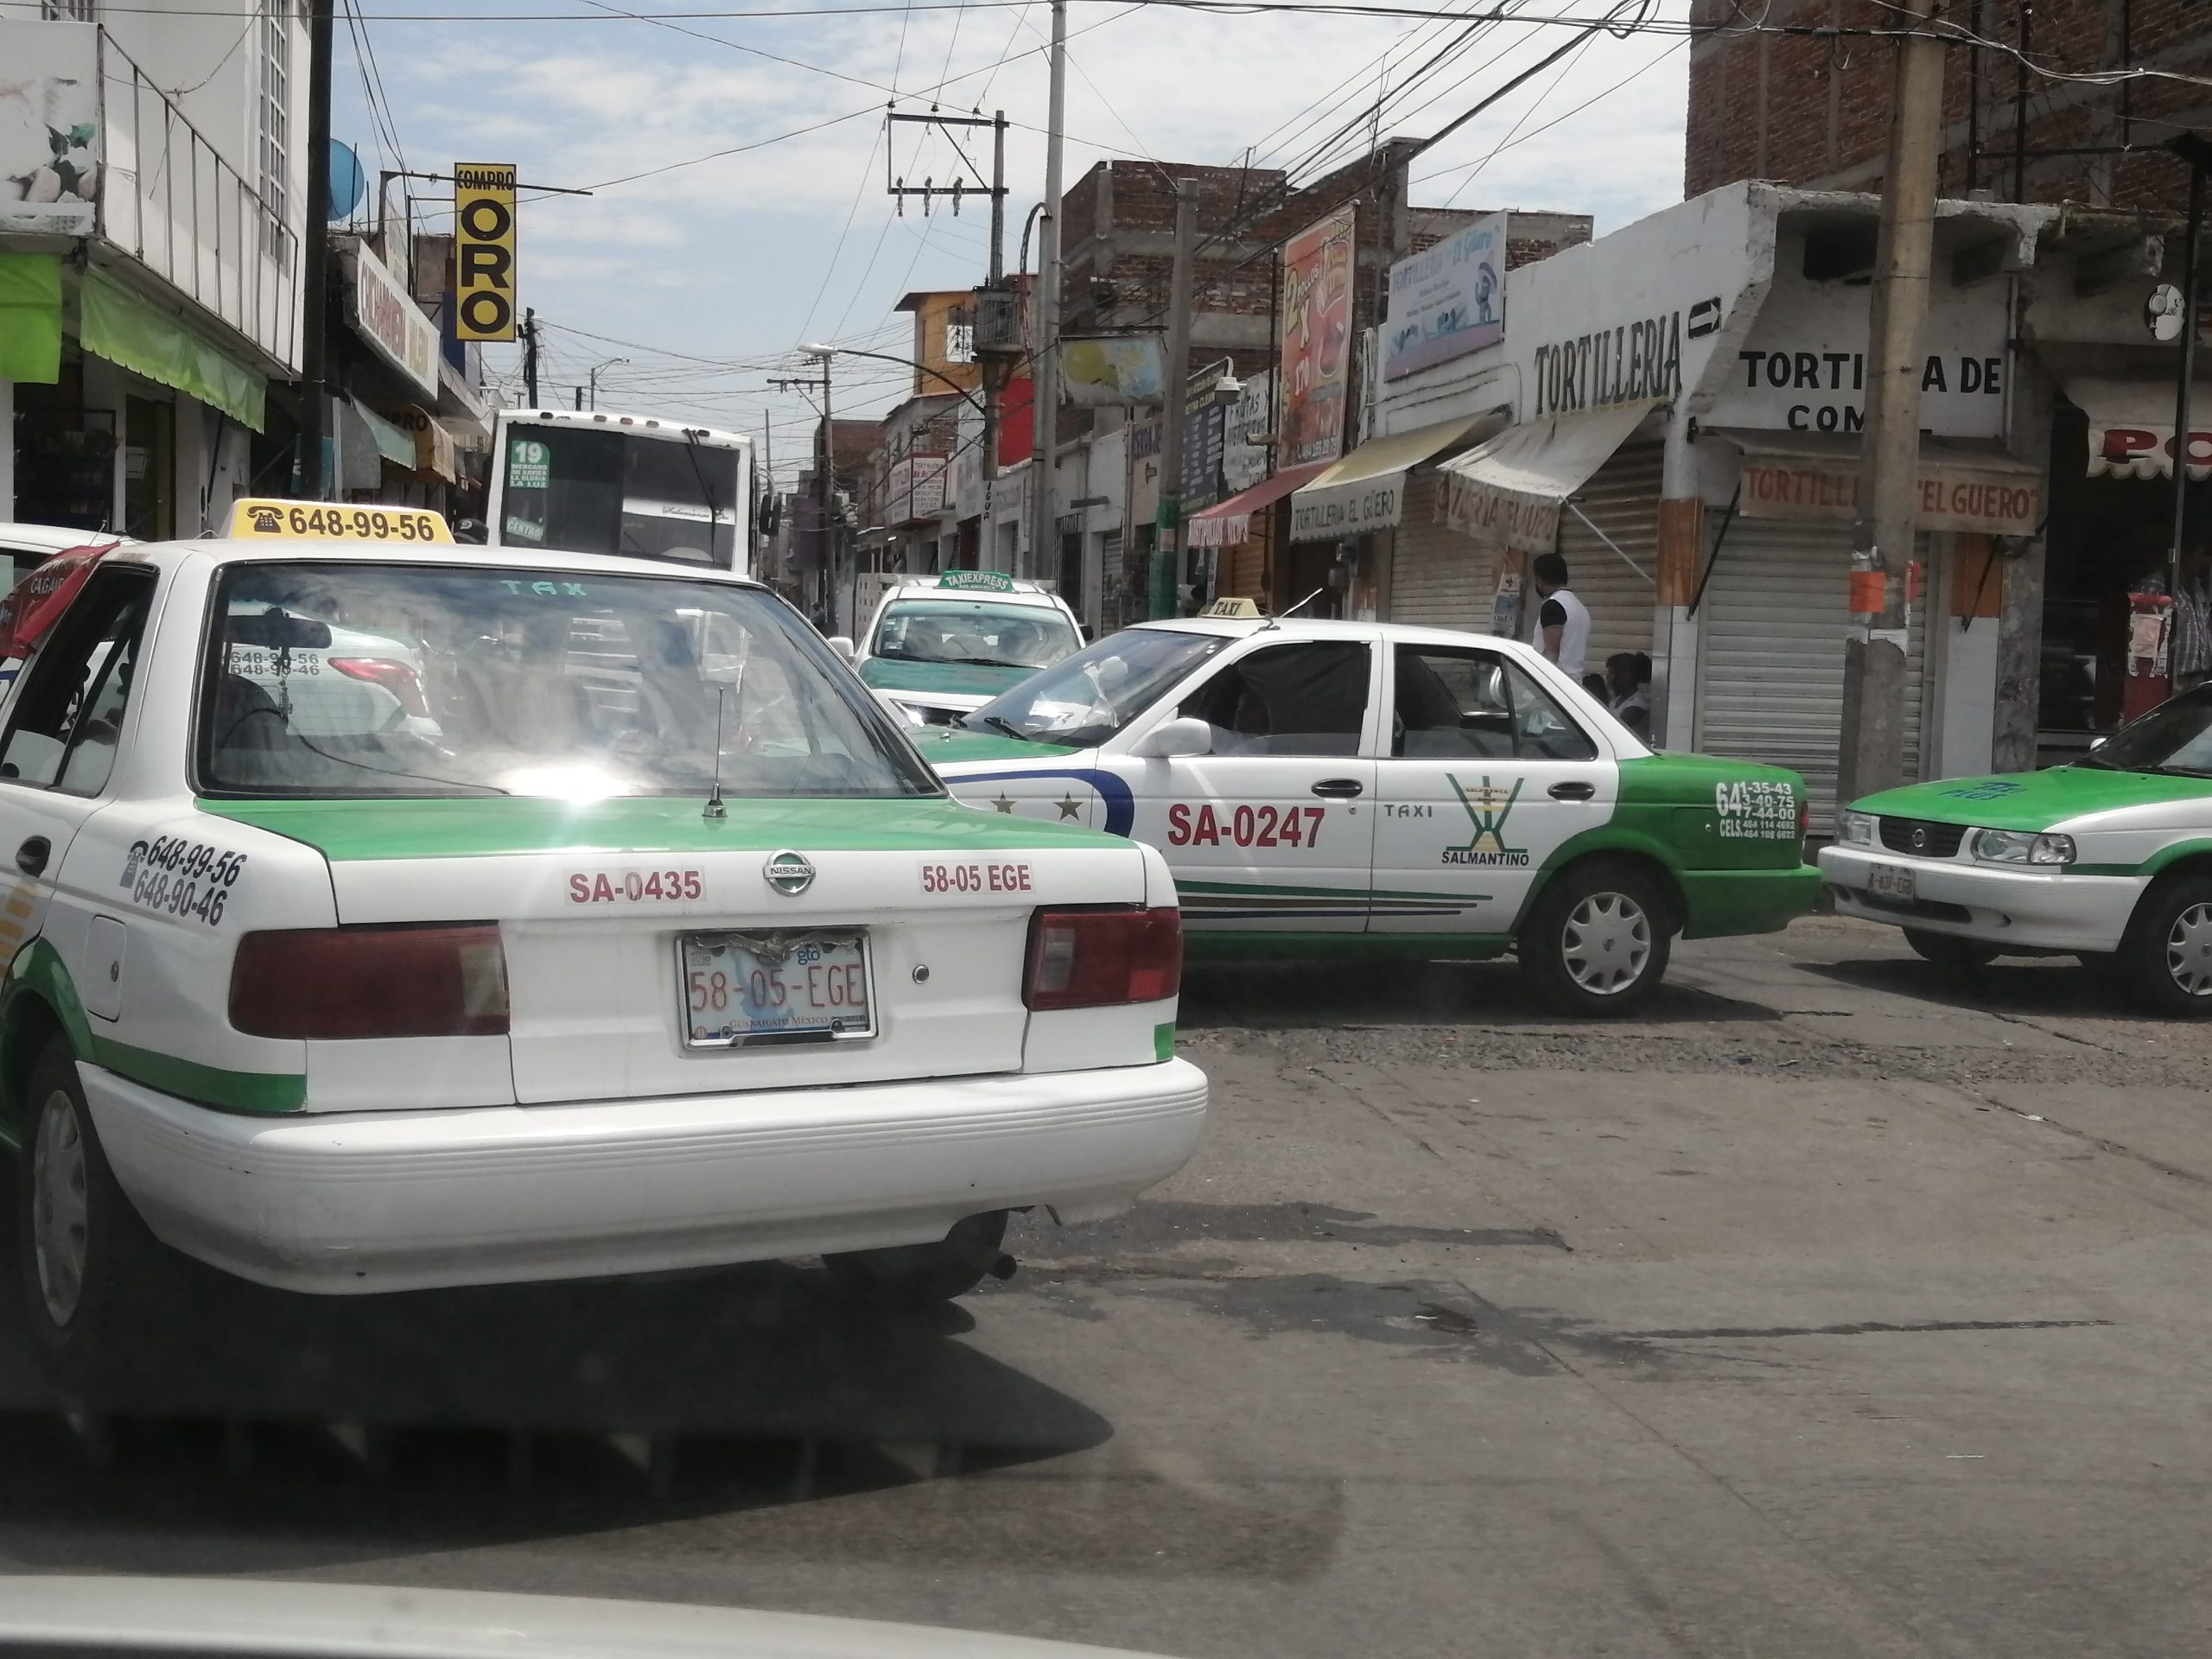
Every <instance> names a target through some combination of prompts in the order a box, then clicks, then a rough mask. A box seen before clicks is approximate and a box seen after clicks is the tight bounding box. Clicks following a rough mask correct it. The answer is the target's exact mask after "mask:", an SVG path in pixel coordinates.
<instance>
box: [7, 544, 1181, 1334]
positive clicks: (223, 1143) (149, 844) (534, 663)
mask: <svg viewBox="0 0 2212 1659" xmlns="http://www.w3.org/2000/svg"><path fill="white" fill-rule="evenodd" d="M372 512H373V510H372ZM389 516H390V515H387V517H389ZM417 517H421V518H427V517H428V515H417ZM301 518H302V510H300V509H297V508H288V509H287V510H286V514H285V517H284V518H283V519H281V520H280V521H279V523H278V524H277V528H276V529H275V530H272V531H263V532H261V533H259V534H254V533H252V532H251V531H248V532H247V533H246V534H245V536H244V537H242V538H239V539H231V540H222V541H205V542H183V543H165V544H160V545H153V546H131V547H124V548H118V549H115V550H111V551H107V552H105V553H104V554H102V555H100V556H98V557H97V558H94V559H91V560H88V561H87V563H86V568H85V569H84V570H83V571H82V572H81V574H80V577H79V580H78V581H77V582H76V584H75V586H74V588H73V593H69V594H67V596H66V603H63V604H60V605H59V606H58V607H56V611H55V613H54V614H53V615H52V616H51V617H50V618H48V620H47V623H46V626H44V628H43V631H42V632H41V634H40V636H39V637H38V639H36V642H35V645H32V646H31V649H30V652H29V659H28V662H27V664H26V666H25V668H24V671H23V672H22V676H21V677H20V678H19V679H18V681H17V682H16V686H15V688H14V690H12V692H11V693H10V695H9V696H8V697H7V699H6V701H5V702H0V846H4V847H5V848H6V849H8V851H9V853H10V855H11V856H12V859H13V867H14V868H15V870H16V875H15V876H14V877H12V878H10V880H9V881H8V882H7V883H6V884H5V890H4V892H0V944H4V949H5V953H6V957H7V959H8V969H7V974H6V978H5V982H4V985H5V990H4V995H0V1141H4V1142H5V1143H6V1144H7V1145H8V1146H9V1147H12V1148H13V1151H14V1153H15V1154H16V1156H15V1158H14V1160H13V1162H14V1164H15V1166H16V1169H17V1171H18V1172H19V1174H20V1181H21V1187H20V1193H19V1197H20V1198H21V1203H20V1205H18V1213H19V1215H20V1217H21V1229H22V1250H21V1260H22V1270H23V1273H24V1274H25V1275H26V1279H27V1294H26V1295H25V1297H24V1298H23V1299H22V1300H24V1302H25V1303H26V1305H27V1306H28V1307H29V1309H30V1310H31V1313H32V1315H33V1320H34V1323H35V1325H37V1327H38V1329H39V1330H40V1331H41V1332H42V1333H43V1339H44V1340H45V1341H47V1343H48V1345H49V1346H50V1347H51V1349H52V1350H53V1351H54V1356H55V1357H56V1358H57V1359H60V1360H63V1361H65V1362H66V1361H67V1360H68V1359H70V1358H71V1357H84V1356H86V1355H89V1354H92V1353H97V1352H99V1351H102V1349H103V1347H104V1345H105V1344H107V1343H109V1342H111V1341H124V1340H127V1339H128V1335H129V1331H130V1325H129V1322H128V1315H127V1314H126V1313H124V1309H126V1308H128V1307H129V1306H131V1303H132V1298H133V1296H134V1294H137V1292H138V1287H141V1286H142V1285H143V1283H144V1282H145V1281H146V1279H147V1275H148V1272H149V1270H150V1271H154V1272H156V1274H157V1273H158V1264H159V1262H160V1261H161V1259H162V1252H161V1250H160V1249H159V1248H158V1246H157V1245H156V1241H158V1243H159V1245H165V1246H168V1247H170V1248H172V1249H175V1250H178V1251H182V1252H184V1253H186V1254H187V1255H190V1256H194V1257H197V1258H199V1260H200V1261H201V1262H206V1263H209V1264H212V1265H213V1266H214V1267H216V1268H222V1269H226V1270H227V1271H229V1272H230V1273H232V1274H238V1275H240V1276H242V1277H244V1278H246V1279H250V1280H254V1281H259V1282H261V1283H263V1284H266V1285H271V1286H276V1287H283V1288H289V1289H292V1290H296V1291H307V1292H321V1293H353V1292H378V1291H396V1290H406V1289H412V1288H416V1287H435V1286H450V1285H472V1284H486V1283H494V1282H500V1281H523V1280H543V1279H553V1278H567V1277H577V1276H587V1275H597V1274H619V1273H632V1272H642V1271H653V1270H660V1269H667V1268H685V1267H695V1266H702V1265H709V1264H717V1263H728V1262H746V1261H755V1260H763V1259H767V1258H772V1257H780V1256H789V1255H813V1254H823V1255H827V1256H829V1258H830V1261H831V1265H832V1267H833V1268H835V1269H836V1270H837V1271H838V1272H839V1274H840V1275H841V1277H843V1278H846V1279H848V1280H853V1281H860V1282H862V1283H864V1284H867V1285H869V1286H872V1287H875V1288H877V1289H879V1290H881V1291H884V1292H886V1293H892V1292H896V1293H898V1294H919V1295H923V1296H940V1295H950V1294H957V1293H958V1292H959V1291H961V1290H963V1289H965V1288H967V1287H970V1286H972V1285H973V1284H975V1283H976V1282H977V1281H978V1280H979V1279H980V1278H981V1276H982V1274H984V1273H986V1272H988V1271H991V1270H994V1269H1002V1268H1004V1267H1005V1266H1006V1262H1005V1259H1004V1258H1003V1257H1002V1256H1001V1255H1000V1251H999V1244H1000V1237H1001V1232H1002V1230H1003V1228H1004V1225H1005V1220H1006V1215H1007V1211H1009V1210H1010V1209H1014V1208H1019V1207H1023V1206H1032V1205H1041V1206H1046V1207H1048V1208H1049V1209H1050V1211H1052V1214H1053V1215H1055V1216H1056V1217H1058V1218H1059V1219H1060V1220H1062V1221H1076V1220H1081V1219H1084V1218H1087V1217H1101V1216H1105V1215H1109V1214H1112V1213H1115V1212H1116V1211H1120V1210H1122V1209H1123V1208H1125V1207H1126V1206H1127V1205H1128V1204H1129V1203H1130V1202H1131V1201H1132V1200H1133V1199H1134V1198H1135V1195H1136V1194H1137V1193H1139V1192H1141V1191H1142V1190H1143V1189H1144V1188H1146V1187H1147V1186H1149V1185H1152V1184H1153V1183H1154V1182H1155V1181H1158V1180H1160V1179H1162V1178H1163V1177H1165V1176H1166V1175H1167V1174H1169V1173H1172V1172H1173V1170H1175V1169H1176V1168H1177V1167H1179V1166H1180V1165H1181V1164H1182V1163H1183V1162H1184V1161H1185V1160H1186V1159H1187V1158H1188V1157H1189V1156H1190V1155H1191V1153H1192V1149H1193V1147H1195V1145H1196V1143H1197V1140H1198V1134H1199V1130H1200V1128H1201V1125H1202V1122H1203V1119H1204V1116H1205V1105H1206V1084H1205V1077H1204V1075H1203V1074H1202V1073H1200V1072H1199V1071H1197V1070H1196V1069H1195V1068H1194V1067H1192V1065H1189V1064H1188V1063H1187V1062H1185V1061H1182V1060H1178V1059H1176V1058H1174V1057H1173V1040H1174V1021H1175V1014H1176V996H1177V988H1178V984H1179V975H1180V964H1181V950H1180V932H1179V917H1178V912H1177V910H1176V908H1175V904H1176V900H1175V893H1174V887H1173V882H1172V880H1171V879H1170V877H1169V875H1168V872H1167V868H1166V862H1165V861H1164V860H1162V859H1161V858H1160V856H1159V855H1157V854H1155V853H1153V852H1151V851H1149V850H1148V849H1143V848H1140V847H1135V846H1132V845H1130V844H1129V843H1128V842H1124V841H1117V840H1115V839H1113V838H1111V837H1109V836H1103V835H1099V834H1096V833H1095V832H1093V831H1090V830H1088V829H1084V828H1083V827H1082V826H1080V825H1077V824H1063V823H1035V822H1031V821H1028V820H1022V821H1019V822H1014V821H1009V820H1007V819H1005V818H1001V817H995V816H994V815H992V814H990V813H988V812H977V811H975V810H972V809H969V808H968V807H965V806H963V805H961V804H958V803H957V802H956V801H953V800H951V799H950V798H948V797H947V796H946V794H945V792H944V789H943V788H942V786H941V785H939V784H938V780H937V779H935V778H934V777H933V776H931V773H930V772H929V771H928V769H927V768H926V767H925V766H923V765H922V763H921V762H920V761H919V760H918V759H917V758H916V756H915V754H914V753H913V750H912V747H910V746H909V744H908V742H907V741H906V736H905V734H904V731H903V729H902V728H900V727H899V725H898V724H897V723H896V722H895V721H893V720H892V719H891V717H890V716H889V715H887V713H885V712H884V711H883V710H882V709H880V707H879V706H878V705H877V704H876V703H875V702H874V700H873V699H872V698H871V697H870V696H868V694H867V692H866V691H865V690H863V689H862V687H861V685H860V683H858V681H856V680H855V678H854V677H853V676H852V675H851V673H850V672H849V671H848V670H847V669H846V668H845V666H844V665H843V664H842V663H840V662H839V661H838V660H837V659H836V657H835V655H834V654H833V653H832V652H830V650H829V647H828V645H826V644H825V643H824V642H823V640H822V639H819V638H818V637H817V635H816V634H815V633H814V632H813V631H812V630H811V629H810V628H809V627H808V626H806V625H805V623H804V620H802V619H801V618H800V617H799V616H798V613H796V612H795V611H793V610H791V608H790V607H788V606H787V605H785V603H784V602H783V601H781V600H779V598H777V597H776V596H775V595H774V594H772V593H771V592H770V591H769V590H767V589H766V588H762V587H761V586H760V585H759V584H757V583H754V582H748V581H746V580H744V579H742V578H738V577H734V576H724V575H713V574H706V573H698V572H694V571H690V570H688V569H671V567H670V566H668V565H665V564H653V563H645V562H642V561H632V560H626V559H613V558H601V557H594V556H564V555H555V554H545V555H540V556H533V557H531V558H529V559H527V560H524V561H513V560H509V559H507V558H505V557H503V556H498V555H496V554H488V553H486V551H484V550H480V549H474V548H460V547H455V546H454V545H452V544H450V543H449V542H447V541H445V540H444V539H443V537H442V529H443V527H442V525H440V526H438V530H439V532H440V533H439V534H438V535H436V536H432V535H430V534H429V533H428V532H427V531H426V532H425V533H424V535H423V537H422V538H420V539H413V538H410V540H409V541H408V542H407V543H404V544H399V545H395V544H394V541H395V538H394V537H392V536H391V535H389V534H388V533H387V532H386V531H385V529H384V528H382V527H380V528H379V529H378V531H376V534H375V537H373V538H369V537H365V534H364V533H362V532H359V531H356V529H355V528H354V521H353V518H352V517H351V516H342V515H341V514H340V512H339V511H338V510H336V509H332V510H330V511H329V512H327V514H326V513H325V512H321V510H315V509H308V510H306V512H305V518H304V520H303V522H304V523H305V524H306V525H307V526H308V528H307V529H306V530H305V531H304V532H303V534H304V536H305V537H308V538H307V539H296V538H295V532H296V531H298V528H299V527H298V526H297V525H296V524H293V523H292V522H291V521H292V520H294V519H301ZM377 522H378V524H379V526H382V525H383V524H384V520H383V519H382V518H379V519H378V521H377ZM333 524H336V525H338V526H339V528H337V529H335V530H333V529H332V528H330V526H331V525H333ZM313 537H321V539H312V538H313ZM341 631H342V632H343V633H344V634H345V635H346V636H347V637H352V638H355V639H362V640H370V641H373V640H378V639H381V640H385V641H389V642H394V643H395V645H397V646H399V647H402V648H404V649H402V650H399V651H395V652H393V653H392V654H390V655H388V656H386V657H385V658H380V659H379V660H380V661H381V662H383V664H385V665H384V666H383V667H381V668H379V669H378V670H377V671H375V673H374V675H373V678H374V679H375V681H376V682H377V683H379V684H381V685H382V686H383V687H384V688H385V690H388V691H389V692H390V693H391V696H390V697H388V698H386V699H384V700H381V701H378V700H369V699H333V698H330V697H327V696H314V695H312V694H311V693H310V691H309V690H308V687H307V686H306V685H305V684H304V683H303V682H302V676H301V675H299V674H298V673H297V672H296V667H297V662H296V660H295V659H296V658H307V657H319V659H320V668H321V671H327V670H328V668H329V665H330V664H329V651H330V648H331V644H332V641H333V640H334V639H335V638H338V637H340V633H341ZM348 648H349V649H350V648H351V647H348ZM249 669H250V671H249ZM416 709H421V710H424V711H426V715H427V717H426V716H425V715H416V714H413V713H412V712H411V711H413V710H416ZM347 710H351V711H353V713H354V714H356V715H358V716H359V718H358V719H357V720H355V721H353V724H352V725H350V726H348V725H347V724H346V721H344V720H343V719H342V718H341V715H343V713H344V712H345V711H347ZM303 716H305V717H304V718H303Z"/></svg>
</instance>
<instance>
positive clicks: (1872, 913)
mask: <svg viewBox="0 0 2212 1659" xmlns="http://www.w3.org/2000/svg"><path fill="white" fill-rule="evenodd" d="M1877 864H1889V865H1894V866H1898V867H1901V868H1906V869H1910V871H1911V872H1912V874H1913V898H1912V899H1911V900H1910V902H1909V903H1900V902H1897V901H1895V900H1891V899H1880V898H1877V897H1876V896H1875V895H1874V894H1873V893H1871V892H1870V891H1869V890H1868V880H1869V872H1870V871H1871V870H1872V868H1873V867H1874V866H1875V865H1877ZM1821 874H1822V875H1823V876H1824V877H1826V878H1827V882H1828V886H1829V888H1830V890H1831V891H1832V892H1833V893H1834V897H1835V907H1836V913H1837V914H1838V915H1841V916H1856V917H1858V918H1860V919H1862V920H1865V921H1870V922H1888V923H1891V924H1892V925H1895V926H1898V927H1910V928H1917V929H1924V930H1925V931H1928V932H1930V933H1943V934H1948V935H1950V936H1952V937H1954V938H1963V939H1976V940H1980V941H1981V942H1983V943H1985V944H1994V945H1999V946H2003V947H2005V948H2008V949H2014V950H2061V951H2075V952H2078V951H2087V952H2090V953H2093V954H2094V953H2096V952H2100V951H2107V950H2118V949H2119V948H2120V936H2121V935H2122V934H2123V933H2125V932H2126V931H2127V921H2128V918H2129V917H2130V916H2131V915H2132V914H2133V912H2134V910H2135V901H2136V899H2138V898H2139V897H2140V896H2141V894H2142V892H2143V887H2144V883H2143V881H2142V880H2140V879H2139V877H2135V876H2126V875H2078V874H2074V873H2072V872H2070V871H2068V870H2065V869H2063V868H2043V869H2037V868H2031V867H2024V866H2020V865H2003V864H1974V863H1967V862H1966V861H1960V860H1949V859H1934V858H1909V857H1904V856H1901V855H1897V854H1895V853H1885V852H1879V851H1874V850H1870V849H1859V848H1857V847H1841V846H1838V847H1826V848H1823V849H1821Z"/></svg>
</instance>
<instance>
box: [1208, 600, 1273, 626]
mask: <svg viewBox="0 0 2212 1659" xmlns="http://www.w3.org/2000/svg"><path fill="white" fill-rule="evenodd" d="M1198 614H1199V615H1200V616H1225V617H1233V618H1235V619H1236V620H1238V621H1240V622H1256V621H1258V620H1260V607H1259V604H1258V601H1255V600H1249V599H1217V600H1216V601H1214V602H1213V603H1212V604H1211V605H1209V606H1207V607H1205V609H1204V610H1203V611H1200V612H1199V613H1198Z"/></svg>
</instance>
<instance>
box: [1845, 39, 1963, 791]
mask: <svg viewBox="0 0 2212 1659" xmlns="http://www.w3.org/2000/svg"><path fill="white" fill-rule="evenodd" d="M1937 3H1938V0H1903V3H1902V4H1901V5H1900V6H1899V8H1898V9H1899V10H1901V11H1902V12H1904V16H1905V22H1906V25H1907V27H1908V28H1909V29H1910V30H1911V31H1912V32H1910V33H1909V34H1907V35H1905V36H1904V38H1903V39H1901V40H1899V41H1897V75H1896V79H1895V84H1894V86H1893V89H1892V91H1891V99H1890V138H1889V158H1888V161H1887V162H1886V163H1885V166H1884V168H1883V178H1882V219H1881V229H1880V232H1879V234H1878V238H1877V239H1876V244H1875V252H1874V292H1873V315H1872V326H1871V328H1870V330H1869V333H1870V335H1871V338H1870V339H1869V340H1868V342H1867V344H1868V352H1867V356H1868V359H1869V365H1870V374H1869V377H1868V378H1869V385H1868V387H1867V391H1866V435H1865V436H1864V437H1863V438H1861V440H1860V443H1861V444H1862V446H1863V448H1861V451H1860V455H1859V462H1860V467H1859V522H1858V524H1857V526H1856V527H1855V531H1854V537H1855V540H1854V543H1853V550H1852V555H1851V601H1850V603H1851V610H1852V625H1851V631H1850V632H1849V634H1848V635H1847V637H1846V639H1845V642H1844V656H1843V733H1842V741H1841V747H1840V753H1838V755H1837V771H1838V784H1837V794H1836V798H1837V800H1838V802H1839V803H1847V802H1849V801H1851V800H1853V799H1854V798H1857V797H1859V796H1861V795H1868V794H1872V793H1873V792H1874V791H1877V790H1882V789H1889V788H1891V787H1894V786H1895V785H1897V784H1899V783H1902V782H1904V728H1905V707H1904V702H1905V650H1906V633H1907V629H1908V614H1907V604H1906V597H1905V573H1906V570H1907V568H1908V567H1909V566H1910V564H1911V563H1912V555H1913V545H1914V539H1913V538H1914V532H1915V531H1916V528H1917V524H1916V518H1917V512H1916V509H1917V507H1918V505H1919V495H1920V382H1921V375H1922V372H1923V363H1924V359H1925V353H1926V340H1927V333H1928V273H1929V264H1930V261H1931V259H1932V258H1933V256H1934V251H1935V239H1936V158H1937V155H1938V151H1939V149H1940V146H1941V143H1942V137H1941V135H1942V118H1943V42H1942V38H1941V37H1940V36H1938V35H1936V34H1935V33H1934V31H1933V30H1931V29H1929V28H1928V27H1927V25H1928V23H1929V21H1930V19H1931V18H1932V17H1933V16H1934V14H1935V11H1936V4H1937Z"/></svg>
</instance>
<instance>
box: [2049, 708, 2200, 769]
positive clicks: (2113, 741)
mask: <svg viewBox="0 0 2212 1659" xmlns="http://www.w3.org/2000/svg"><path fill="white" fill-rule="evenodd" d="M2080 764H2081V765H2082V766H2093V767H2095V768H2096V769H2098V770H2100V771H2107V772H2167V773H2171V774H2173V775H2175V776H2178V777H2183V778H2212V685H2201V686H2198V687H2197V688H2196V690H2193V691H2184V692H2183V693H2182V695H2181V696H2177V697H2176V698H2174V699H2172V700H2171V702H2164V703H2161V704H2159V705H2158V707H2157V708H2156V709H2152V711H2151V712H2150V713H2149V714H2147V715H2144V716H2143V718H2142V719H2140V720H2139V721H2136V722H2135V723H2134V724H2133V726H2128V727H2125V728H2122V729H2120V731H2117V732H2115V733H2113V734H2112V736H2111V737H2109V738H2108V739H2107V740H2106V741H2104V742H2102V743H2100V744H2099V745H2098V746H2097V747H2096V748H2095V749H2094V750H2093V751H2092V752H2091V753H2089V754H2088V755H2087V756H2085V757H2084V758H2083V759H2082V761H2081V763H2080Z"/></svg>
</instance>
